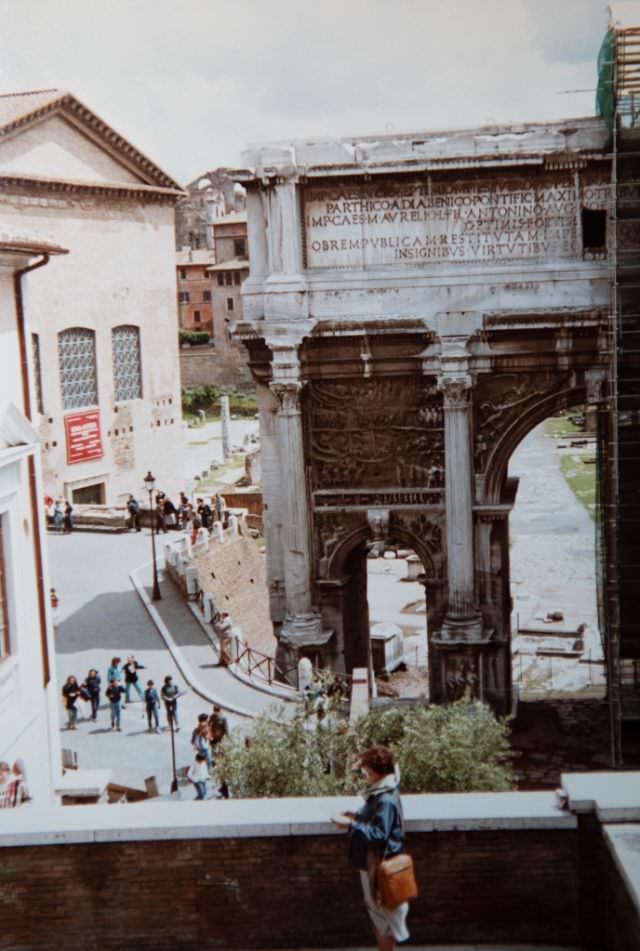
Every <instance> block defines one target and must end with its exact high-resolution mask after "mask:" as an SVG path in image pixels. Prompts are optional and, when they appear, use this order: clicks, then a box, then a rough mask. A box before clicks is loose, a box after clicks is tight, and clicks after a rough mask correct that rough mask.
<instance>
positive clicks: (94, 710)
mask: <svg viewBox="0 0 640 951" xmlns="http://www.w3.org/2000/svg"><path fill="white" fill-rule="evenodd" d="M89 700H90V701H91V719H92V720H96V719H97V718H98V710H99V709H100V694H99V693H96V694H93V693H92V694H91V696H90V697H89Z"/></svg>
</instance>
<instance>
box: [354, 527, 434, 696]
mask: <svg viewBox="0 0 640 951" xmlns="http://www.w3.org/2000/svg"><path fill="white" fill-rule="evenodd" d="M363 547H364V552H363V555H364V570H365V574H366V597H367V614H366V623H367V639H368V644H369V651H370V663H371V666H372V670H373V672H374V675H375V678H376V685H377V692H378V695H379V696H388V697H391V698H394V697H398V698H409V697H418V696H426V695H427V693H428V666H427V665H428V645H427V601H426V592H425V584H424V581H425V578H426V575H425V568H424V565H423V563H422V560H421V558H420V556H419V555H418V554H417V552H416V551H414V549H412V548H410V547H407V545H406V543H404V542H403V541H402V540H401V539H394V538H393V537H390V538H389V539H386V540H385V541H384V542H369V543H367V544H365V545H364V546H363Z"/></svg>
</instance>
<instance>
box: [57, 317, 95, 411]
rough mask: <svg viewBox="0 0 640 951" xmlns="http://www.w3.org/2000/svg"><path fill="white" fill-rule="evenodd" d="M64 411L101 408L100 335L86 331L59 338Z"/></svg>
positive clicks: (80, 329) (78, 329)
mask: <svg viewBox="0 0 640 951" xmlns="http://www.w3.org/2000/svg"><path fill="white" fill-rule="evenodd" d="M58 360H59V363H60V389H61V391H62V408H63V409H75V408H76V407H78V406H97V404H98V375H97V372H96V335H95V333H94V332H93V330H87V329H85V328H84V327H72V328H71V329H70V330H63V331H62V333H59V334H58Z"/></svg>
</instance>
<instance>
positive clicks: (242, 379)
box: [180, 342, 253, 390]
mask: <svg viewBox="0 0 640 951" xmlns="http://www.w3.org/2000/svg"><path fill="white" fill-rule="evenodd" d="M208 384H211V385H214V386H215V385H220V386H239V387H241V388H243V389H249V390H250V389H252V388H253V382H252V379H251V374H250V372H249V368H248V367H247V356H246V351H245V349H244V347H242V346H241V345H240V344H237V343H233V342H230V343H229V344H228V345H226V346H224V345H223V346H217V347H184V348H181V349H180V385H181V386H183V387H184V386H207V385H208Z"/></svg>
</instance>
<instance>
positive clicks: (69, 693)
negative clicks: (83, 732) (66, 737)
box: [62, 674, 80, 730]
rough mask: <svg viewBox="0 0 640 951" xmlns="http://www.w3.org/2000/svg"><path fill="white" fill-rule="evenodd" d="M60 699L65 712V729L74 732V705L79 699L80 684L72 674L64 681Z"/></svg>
mask: <svg viewBox="0 0 640 951" xmlns="http://www.w3.org/2000/svg"><path fill="white" fill-rule="evenodd" d="M62 697H63V699H64V705H65V708H66V710H67V729H69V730H75V729H76V727H77V723H78V708H77V707H76V703H77V702H78V700H79V699H80V684H79V683H78V681H77V680H76V678H75V677H74V676H73V674H70V676H69V677H67V679H66V682H65V684H64V687H63V688H62Z"/></svg>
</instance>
